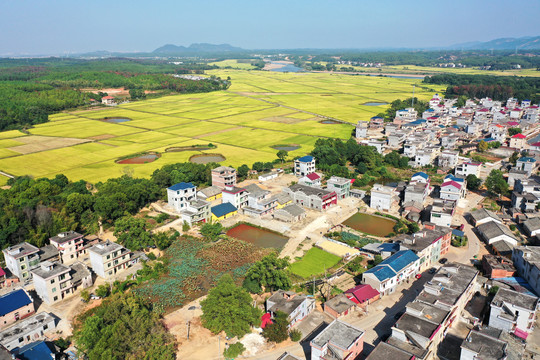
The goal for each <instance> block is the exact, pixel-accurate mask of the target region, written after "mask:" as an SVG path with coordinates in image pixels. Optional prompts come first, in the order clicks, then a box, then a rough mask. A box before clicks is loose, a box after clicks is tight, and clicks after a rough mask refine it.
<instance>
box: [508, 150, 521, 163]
mask: <svg viewBox="0 0 540 360" xmlns="http://www.w3.org/2000/svg"><path fill="white" fill-rule="evenodd" d="M519 157H520V154H519V151H514V152H513V153H512V155H510V158H509V159H508V161H509V162H510V163H512V165H514V166H516V163H517V161H518V159H519Z"/></svg>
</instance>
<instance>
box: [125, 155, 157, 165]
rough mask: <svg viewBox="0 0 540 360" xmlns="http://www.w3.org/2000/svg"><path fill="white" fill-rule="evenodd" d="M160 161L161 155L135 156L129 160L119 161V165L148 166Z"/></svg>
mask: <svg viewBox="0 0 540 360" xmlns="http://www.w3.org/2000/svg"><path fill="white" fill-rule="evenodd" d="M157 159H159V154H144V155H138V156H134V157H131V158H128V159H123V160H118V161H116V163H117V164H146V163H151V162H154V161H156V160H157Z"/></svg>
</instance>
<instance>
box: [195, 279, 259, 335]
mask: <svg viewBox="0 0 540 360" xmlns="http://www.w3.org/2000/svg"><path fill="white" fill-rule="evenodd" d="M251 304H252V299H251V296H249V294H248V292H247V291H246V290H244V289H242V288H241V287H239V286H236V284H235V283H234V281H233V279H232V277H231V275H229V274H225V275H223V276H222V277H221V279H219V281H218V283H217V285H216V287H214V288H213V289H211V290H210V291H209V293H208V296H207V297H206V299H205V300H203V301H201V309H202V312H203V314H202V316H201V321H202V324H203V326H204V327H205V328H207V329H208V330H210V331H211V332H213V333H214V334H218V333H220V332H221V331H225V333H226V334H227V336H229V337H234V336H238V337H242V336H244V335H245V334H247V333H248V332H249V331H250V328H251V326H260V325H261V316H262V311H261V310H259V309H258V308H255V307H253V306H252V305H251Z"/></svg>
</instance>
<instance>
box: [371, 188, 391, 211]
mask: <svg viewBox="0 0 540 360" xmlns="http://www.w3.org/2000/svg"><path fill="white" fill-rule="evenodd" d="M397 201H398V196H397V194H396V189H395V188H393V187H390V186H385V185H381V184H375V185H373V188H371V199H370V203H369V207H370V208H372V209H377V210H386V211H388V210H390V209H391V208H392V206H393V205H395V204H396V203H397Z"/></svg>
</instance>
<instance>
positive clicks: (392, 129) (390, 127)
mask: <svg viewBox="0 0 540 360" xmlns="http://www.w3.org/2000/svg"><path fill="white" fill-rule="evenodd" d="M400 128H401V125H398V124H394V123H386V124H384V134H385V135H386V136H387V137H388V136H390V135H393V134H395V133H396V132H397V131H398V130H399V129H400Z"/></svg>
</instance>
